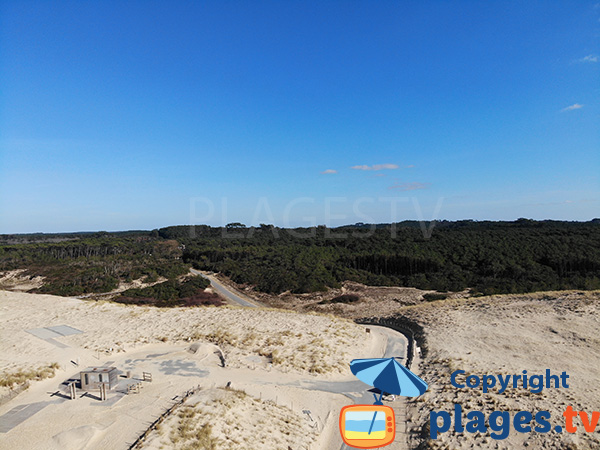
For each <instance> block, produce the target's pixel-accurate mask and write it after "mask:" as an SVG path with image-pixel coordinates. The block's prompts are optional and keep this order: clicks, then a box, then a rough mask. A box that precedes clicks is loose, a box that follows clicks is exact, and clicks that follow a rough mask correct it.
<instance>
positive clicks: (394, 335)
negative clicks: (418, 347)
mask: <svg viewBox="0 0 600 450" xmlns="http://www.w3.org/2000/svg"><path fill="white" fill-rule="evenodd" d="M190 271H191V272H192V273H193V274H195V275H200V276H201V277H204V278H206V279H207V280H209V281H210V284H211V286H212V287H213V288H214V289H215V290H216V291H217V292H219V294H221V295H222V296H223V297H225V298H226V299H228V300H230V301H231V302H233V303H236V304H238V305H241V306H245V307H251V308H252V307H254V308H256V307H258V306H259V305H256V304H254V303H252V302H251V301H250V300H248V299H247V297H246V296H244V295H243V294H241V293H239V292H237V291H235V290H234V289H233V288H230V287H228V286H227V287H226V286H225V285H224V284H223V283H221V282H220V281H219V280H218V279H217V278H215V277H214V276H213V275H209V274H207V273H203V272H200V271H199V270H195V269H190ZM370 328H375V327H374V326H371V327H370ZM377 328H379V329H381V330H382V332H384V333H385V334H386V336H387V344H386V349H385V353H384V355H383V356H382V357H383V358H397V359H398V361H399V362H400V363H403V364H404V363H405V358H406V349H407V346H408V341H407V339H406V337H405V336H404V335H403V334H402V333H400V332H397V331H394V330H391V329H389V328H386V327H377ZM348 363H350V361H348ZM297 384H300V385H301V387H302V388H304V389H312V390H315V391H323V392H330V393H335V394H342V395H345V396H346V397H348V398H349V399H350V400H351V401H352V402H354V404H357V405H361V404H362V405H365V404H366V405H370V404H373V402H374V401H375V400H374V398H373V393H372V392H370V391H369V387H368V386H367V385H366V384H364V383H363V382H362V381H358V380H356V381H343V382H339V381H338V382H331V381H304V382H300V383H297ZM395 403H396V404H395V405H394V406H400V407H401V409H402V410H403V409H404V400H403V399H402V397H397V399H396V402H395ZM398 412H399V411H396V413H397V414H398ZM402 419H403V418H402V417H396V422H397V423H398V422H399V421H401V420H402ZM403 434H404V433H403V430H402V429H401V428H400V429H399V427H397V429H396V441H395V442H394V444H392V446H393V447H394V448H405V445H406V444H405V442H403V440H405V439H404V437H403ZM339 440H340V438H339V437H337V436H336V437H334V441H332V442H331V444H333V442H339ZM347 449H350V447H348V446H346V444H342V446H341V447H340V450H347Z"/></svg>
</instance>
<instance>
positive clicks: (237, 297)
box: [190, 269, 258, 308]
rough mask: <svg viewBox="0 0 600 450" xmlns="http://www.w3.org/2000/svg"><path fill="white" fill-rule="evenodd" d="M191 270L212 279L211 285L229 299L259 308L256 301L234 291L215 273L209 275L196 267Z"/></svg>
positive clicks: (241, 304)
mask: <svg viewBox="0 0 600 450" xmlns="http://www.w3.org/2000/svg"><path fill="white" fill-rule="evenodd" d="M190 272H192V273H193V274H194V275H200V276H201V277H203V278H206V279H207V280H208V281H210V285H211V286H212V287H213V289H214V290H215V291H217V292H218V293H219V294H221V295H222V296H223V297H225V298H226V299H227V300H229V301H231V302H233V303H235V304H237V305H240V306H245V307H247V308H257V307H258V305H256V304H255V303H252V302H251V301H250V300H249V299H248V298H247V297H246V296H245V295H244V294H242V293H240V292H237V291H234V289H233V288H230V287H228V286H225V285H224V284H223V283H221V282H220V281H219V280H218V279H217V278H215V277H214V276H213V275H209V274H206V273H203V272H200V271H199V270H195V269H190Z"/></svg>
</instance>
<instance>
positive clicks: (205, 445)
mask: <svg viewBox="0 0 600 450" xmlns="http://www.w3.org/2000/svg"><path fill="white" fill-rule="evenodd" d="M193 402H195V404H192V405H190V403H193ZM314 437H315V434H314V432H313V430H312V429H311V427H310V425H309V423H308V421H307V420H306V418H304V417H301V416H300V415H298V414H296V413H294V412H293V411H291V410H290V409H288V408H286V407H283V406H278V405H275V404H273V403H272V402H269V401H261V400H258V399H255V398H252V397H250V396H249V395H247V394H246V393H245V392H244V391H239V390H233V389H208V390H205V391H202V392H200V393H199V394H196V395H195V396H193V397H192V398H190V399H189V400H188V405H184V406H181V407H180V408H178V409H177V410H176V412H175V413H174V414H173V415H172V416H171V417H169V418H167V419H166V420H165V421H164V422H163V423H162V424H161V425H160V426H159V427H158V428H157V430H156V431H155V432H154V433H153V434H151V435H150V436H149V438H148V441H147V442H148V444H147V445H146V446H145V447H144V448H146V449H155V448H164V449H167V448H168V449H177V450H192V449H206V450H246V449H250V448H265V449H266V448H269V449H271V448H272V449H275V448H278V449H279V448H281V449H283V448H288V446H290V447H291V448H307V447H308V446H309V445H310V443H311V442H312V441H313V440H314Z"/></svg>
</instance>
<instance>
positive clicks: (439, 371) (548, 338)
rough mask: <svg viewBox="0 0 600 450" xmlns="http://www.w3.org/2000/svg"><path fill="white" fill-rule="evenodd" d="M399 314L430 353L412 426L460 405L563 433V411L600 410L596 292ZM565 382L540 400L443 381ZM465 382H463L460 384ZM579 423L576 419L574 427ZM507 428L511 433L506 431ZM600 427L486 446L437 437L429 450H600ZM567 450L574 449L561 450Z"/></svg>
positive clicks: (481, 441)
mask: <svg viewBox="0 0 600 450" xmlns="http://www.w3.org/2000/svg"><path fill="white" fill-rule="evenodd" d="M400 312H401V313H402V314H404V315H406V316H409V317H412V318H413V319H415V320H417V321H418V322H420V323H422V324H423V325H424V326H425V331H426V336H427V346H428V348H429V353H428V355H427V357H426V358H424V360H423V361H422V364H421V369H422V377H423V378H424V379H425V380H427V381H428V382H429V383H430V389H429V390H428V391H427V392H426V393H425V394H424V395H423V396H422V397H420V398H419V399H418V401H417V404H418V409H419V411H418V413H417V414H416V416H415V417H414V422H415V424H416V425H421V424H423V423H425V422H426V421H429V412H430V411H431V410H436V411H440V410H442V411H448V412H451V413H452V411H453V405H454V404H455V403H460V404H462V405H463V410H464V413H463V420H464V421H465V422H466V421H467V420H466V418H465V416H466V414H467V412H468V411H473V410H479V411H484V412H485V414H486V415H487V416H489V414H490V413H491V412H492V411H494V410H499V411H510V413H511V415H513V416H514V414H515V413H516V411H529V412H532V413H534V414H535V412H537V411H549V412H551V414H552V418H551V419H550V420H549V421H550V422H551V424H552V426H553V427H554V426H555V425H563V427H564V419H563V417H562V412H563V411H564V410H565V408H566V406H567V405H572V406H573V408H574V409H575V410H583V411H587V412H588V413H590V414H591V412H592V411H598V410H599V405H600V385H599V384H598V374H599V373H600V332H599V330H600V292H598V291H596V292H587V293H577V292H564V293H563V292H558V293H537V294H527V295H512V296H511V295H506V296H494V297H485V298H477V299H471V300H450V301H441V302H432V303H430V304H424V305H420V306H415V307H409V308H404V309H403V310H401V311H400ZM457 369H462V370H465V371H466V372H467V374H477V375H479V376H480V377H481V376H482V375H484V374H503V375H509V374H510V375H521V374H522V371H523V370H527V373H528V376H531V375H535V374H541V375H543V374H545V371H546V369H550V370H551V371H552V374H558V375H560V374H561V373H562V372H563V371H566V372H567V374H568V375H569V379H568V384H569V388H568V389H565V388H559V389H555V388H550V389H544V390H543V391H542V392H541V393H539V394H531V393H530V392H529V391H528V390H526V389H522V388H517V389H513V388H512V387H509V388H508V389H507V390H506V392H504V393H503V394H499V393H498V391H496V390H493V391H491V392H488V393H486V394H484V393H483V392H482V391H481V390H480V389H466V388H465V389H457V388H455V387H453V386H452V385H451V384H450V374H451V373H452V372H453V371H454V370H457ZM462 379H463V380H464V376H463V377H462ZM577 422H579V419H577ZM511 426H512V425H511ZM599 431H600V426H598V427H597V428H596V432H594V433H586V432H585V431H584V430H583V427H582V426H581V422H579V427H578V431H577V432H576V433H574V434H570V433H566V432H563V433H561V434H559V433H556V432H554V431H551V432H549V433H518V432H516V431H515V430H514V428H512V429H511V431H510V435H509V437H508V438H507V439H506V440H499V441H493V440H492V439H491V438H490V437H489V433H490V432H489V431H488V433H487V435H486V434H484V435H481V436H479V435H476V434H470V433H464V434H454V433H453V432H452V430H451V431H449V432H446V433H443V434H440V436H439V438H438V440H437V441H433V442H432V448H452V449H466V448H498V449H513V448H523V447H524V446H527V448H531V449H555V448H557V449H558V448H561V449H563V448H569V449H573V450H575V449H580V450H581V449H596V448H600V435H599ZM568 445H574V446H572V447H568Z"/></svg>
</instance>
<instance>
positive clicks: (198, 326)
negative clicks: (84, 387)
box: [0, 291, 386, 450]
mask: <svg viewBox="0 0 600 450" xmlns="http://www.w3.org/2000/svg"><path fill="white" fill-rule="evenodd" d="M63 325H66V326H68V327H71V328H65V327H62V326H63ZM45 327H55V328H51V329H49V328H45ZM44 328H45V330H46V331H44V330H42V331H41V332H40V331H39V329H44ZM35 329H38V331H37V334H38V336H35V335H33V334H31V333H29V332H28V331H27V330H35ZM71 329H75V331H77V330H80V331H82V333H79V334H72V335H67V336H59V337H52V336H54V335H52V330H59V331H60V330H63V331H64V330H67V331H69V330H71ZM39 336H42V337H45V338H44V339H42V338H40V337H39ZM48 336H50V337H48ZM385 342H386V339H385V338H384V337H383V335H380V334H378V333H377V332H371V333H369V334H367V333H365V330H364V327H361V326H358V325H356V324H354V323H352V322H350V321H347V320H345V319H336V318H334V317H327V316H323V315H316V314H312V315H307V314H297V313H294V312H290V311H281V310H269V309H241V308H233V307H222V308H216V307H197V308H175V309H157V308H151V307H136V306H125V305H118V304H113V303H109V302H96V301H90V300H78V299H73V298H62V297H55V296H50V295H36V294H26V293H18V292H6V291H0V343H1V344H0V345H1V349H0V350H1V351H0V367H1V368H2V372H3V375H2V376H3V377H6V376H7V374H10V373H11V372H14V371H17V370H20V369H24V368H34V367H38V366H40V365H48V364H50V363H53V362H57V363H59V365H60V369H58V370H57V371H56V376H55V377H54V378H49V379H45V380H42V381H34V382H32V385H31V387H30V388H29V389H28V390H27V391H25V392H23V393H21V394H19V395H18V396H17V397H16V398H14V399H12V400H11V401H9V402H7V403H5V404H3V405H1V406H0V416H1V417H2V419H0V420H2V421H4V423H5V426H6V427H7V428H9V429H8V430H4V431H3V432H2V433H1V434H0V448H2V449H9V448H10V449H12V448H21V449H45V450H46V449H51V448H56V449H58V448H60V449H69V448H73V449H74V448H85V449H106V448H111V449H118V448H127V446H128V445H130V444H131V443H132V442H133V441H134V440H135V439H136V438H137V437H138V436H139V435H140V434H141V433H143V432H144V430H145V429H146V428H147V427H148V424H150V423H151V422H152V421H154V420H155V419H156V418H157V417H158V416H159V415H160V414H162V413H163V412H164V411H165V410H166V409H168V408H169V407H170V406H171V405H173V404H175V403H176V402H177V401H178V400H177V399H178V398H180V396H181V395H182V393H184V392H186V391H187V390H189V389H192V388H200V391H199V394H197V396H195V397H194V398H193V399H192V401H191V402H186V403H185V405H183V406H182V408H183V409H181V411H186V410H188V409H187V408H189V407H192V408H193V407H195V406H194V405H196V407H197V409H198V414H200V415H202V416H206V417H207V418H215V417H225V418H227V417H229V415H230V414H233V415H232V416H231V417H230V418H229V419H227V420H226V421H225V422H222V423H219V424H218V425H216V426H215V427H213V429H212V436H213V437H214V439H216V441H218V442H219V443H220V444H219V447H218V448H231V449H246V448H248V446H247V443H248V442H250V441H249V439H252V437H253V436H259V437H258V438H259V439H260V442H261V448H287V445H291V446H292V448H313V449H320V448H330V446H331V442H334V446H335V445H338V444H341V439H340V438H339V435H337V414H335V413H334V414H332V411H334V412H335V411H339V409H340V408H341V407H342V406H343V405H344V404H348V403H349V400H348V399H347V398H346V397H344V396H342V395H340V394H337V393H329V392H323V391H317V390H312V389H309V388H304V387H303V386H304V383H305V382H306V381H307V380H324V381H326V380H331V381H332V382H335V381H347V380H352V379H354V378H353V376H352V375H351V373H350V372H349V369H348V363H349V361H350V360H351V359H353V358H357V357H365V356H378V355H381V354H382V352H383V350H384V347H385ZM223 358H224V360H225V367H222V362H223ZM76 363H78V364H79V366H76V365H75V364H76ZM107 365H108V366H115V367H117V368H118V369H119V370H120V371H121V372H122V374H123V375H124V374H125V373H127V372H131V374H132V378H131V379H127V378H123V377H121V378H120V383H125V384H120V387H119V388H118V389H117V390H115V391H114V392H110V393H109V398H108V401H106V402H100V401H99V400H98V399H97V398H96V396H98V395H99V394H98V392H92V395H91V396H88V395H85V396H83V397H82V394H83V391H78V398H77V399H76V400H69V399H67V398H68V397H67V396H66V393H67V388H66V385H65V384H63V383H64V382H65V381H66V380H68V379H70V378H71V379H73V378H75V377H77V376H78V373H79V370H80V369H81V368H83V367H86V366H107ZM142 372H149V373H151V374H152V377H153V380H152V382H142V389H141V391H140V393H139V394H129V395H127V394H126V390H127V387H126V384H127V383H137V382H138V381H137V380H138V379H141V378H142ZM228 383H230V384H231V386H232V388H233V389H235V391H223V389H222V388H224V387H225V386H226V384H228ZM235 392H239V394H235ZM232 393H233V394H232ZM232 395H233V398H231V396H232ZM230 402H234V403H236V405H237V406H236V409H235V411H229V412H227V411H226V410H225V409H224V410H223V411H221V409H220V408H223V405H224V404H227V403H230ZM303 410H310V411H311V417H312V418H310V419H309V417H308V416H307V415H306V414H303V412H302V411H303ZM177 411H178V412H177V414H179V412H180V411H179V410H177ZM248 414H249V415H250V416H249V417H247V415H248ZM177 417H179V416H178V415H177V416H174V417H173V418H171V419H170V420H171V422H169V421H166V422H165V424H164V429H169V427H170V426H171V425H169V424H172V423H173V424H174V423H175V421H176V420H178V419H177ZM21 419H22V420H21ZM211 420H212V419H211ZM228 421H229V422H231V423H234V422H236V421H237V422H239V424H238V425H236V426H233V425H231V423H230V424H229V425H228ZM265 424H275V429H273V430H272V431H271V432H267V431H265V430H268V429H269V427H266V425H265ZM232 426H233V428H231V429H230V428H227V427H232ZM232 430H237V431H236V433H237V435H239V436H238V438H239V439H238V438H235V439H233V440H232V439H228V438H227V436H228V433H230V432H232ZM169 433H170V432H169ZM169 433H167V434H166V435H164V436H163V435H160V436H157V437H156V442H160V441H161V439H170V438H169V435H170V434H169ZM184 437H185V436H184ZM258 438H257V439H258ZM179 440H180V442H181V443H183V442H184V441H185V439H184V438H180V439H179ZM286 442H289V444H285V445H284V443H286ZM263 444H264V446H263ZM167 448H169V447H167Z"/></svg>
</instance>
